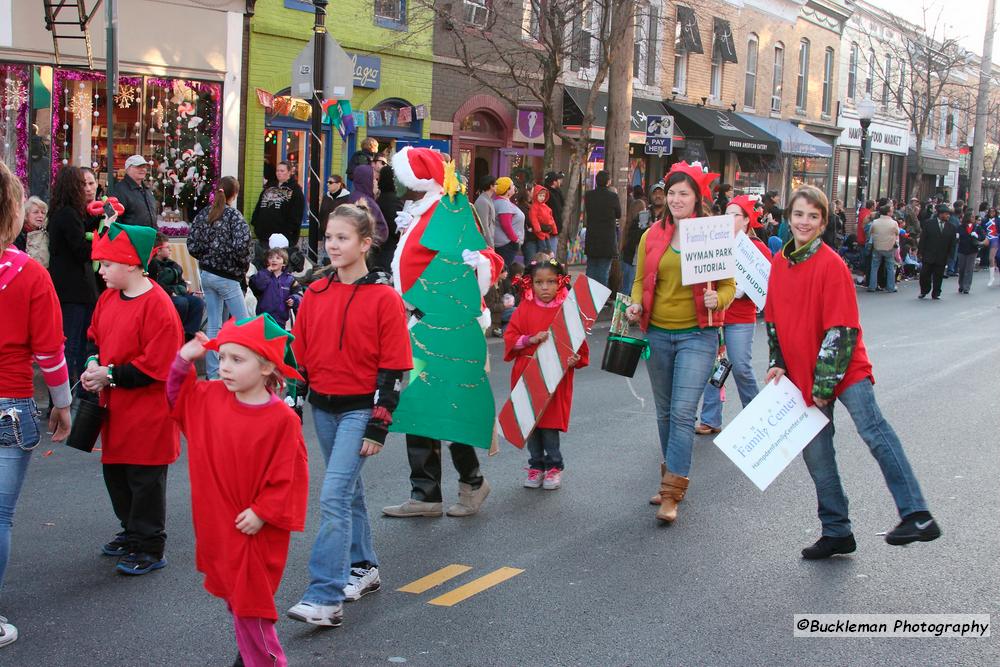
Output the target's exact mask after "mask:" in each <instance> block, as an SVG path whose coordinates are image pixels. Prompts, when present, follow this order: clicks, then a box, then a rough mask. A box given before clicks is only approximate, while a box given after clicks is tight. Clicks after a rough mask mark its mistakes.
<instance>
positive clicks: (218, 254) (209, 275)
mask: <svg viewBox="0 0 1000 667" xmlns="http://www.w3.org/2000/svg"><path fill="white" fill-rule="evenodd" d="M239 193H240V183H239V181H237V180H236V179H235V178H233V177H232V176H224V177H222V178H221V179H220V180H219V187H218V189H216V191H215V200H214V201H213V202H212V205H211V206H210V207H206V208H203V209H202V210H201V211H199V212H198V215H196V216H195V217H194V222H192V223H191V231H190V232H189V234H188V241H187V247H188V252H189V253H191V256H192V257H194V258H195V259H197V260H198V268H199V269H200V271H199V273H200V275H201V289H202V291H203V292H204V293H205V310H206V312H207V315H208V326H206V327H205V329H206V331H205V333H206V334H208V337H209V338H215V336H216V335H218V333H219V329H221V328H222V309H223V308H227V309H228V310H229V315H230V316H231V317H235V318H236V319H238V320H240V319H243V318H245V317H247V315H248V314H247V304H246V301H245V300H244V293H243V286H242V283H243V281H244V280H245V276H246V273H247V269H248V268H249V267H250V261H251V260H252V259H253V248H254V244H253V239H251V238H250V228H249V227H248V226H247V222H246V220H244V219H243V216H242V215H241V214H240V212H239V211H238V210H237V209H235V208H233V204H234V203H235V202H236V197H237V195H239ZM263 241H264V243H267V237H265V238H264V239H263ZM205 373H206V375H207V376H208V378H209V379H215V378H217V377H219V355H218V354H216V353H215V352H209V353H208V355H207V356H206V357H205Z"/></svg>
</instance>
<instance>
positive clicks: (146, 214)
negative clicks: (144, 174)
mask: <svg viewBox="0 0 1000 667" xmlns="http://www.w3.org/2000/svg"><path fill="white" fill-rule="evenodd" d="M112 191H113V193H114V196H115V197H118V201H119V202H121V205H122V206H124V207H125V212H124V213H122V214H121V215H119V216H118V222H119V223H121V224H123V225H144V226H146V227H152V228H153V229H156V199H155V198H154V197H153V191H152V190H150V189H149V187H147V186H146V184H145V183H142V184H139V183H136V182H135V180H133V179H131V178H129V177H128V176H126V177H125V178H124V179H123V180H120V181H118V182H117V183H115V184H114V186H113V188H112Z"/></svg>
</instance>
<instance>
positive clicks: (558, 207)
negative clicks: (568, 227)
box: [547, 187, 566, 235]
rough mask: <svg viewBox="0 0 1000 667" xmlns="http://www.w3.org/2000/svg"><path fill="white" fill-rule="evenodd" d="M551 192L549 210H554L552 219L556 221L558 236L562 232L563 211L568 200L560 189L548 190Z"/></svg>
mask: <svg viewBox="0 0 1000 667" xmlns="http://www.w3.org/2000/svg"><path fill="white" fill-rule="evenodd" d="M547 189H548V191H549V208H550V209H552V218H553V219H554V220H555V221H556V235H558V234H559V233H561V232H562V224H563V223H562V218H563V209H564V208H565V206H566V200H565V199H564V198H563V193H562V190H560V189H559V188H552V187H550V188H547Z"/></svg>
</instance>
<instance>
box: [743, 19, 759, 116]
mask: <svg viewBox="0 0 1000 667" xmlns="http://www.w3.org/2000/svg"><path fill="white" fill-rule="evenodd" d="M757 45H758V42H757V35H754V34H751V35H750V39H749V40H748V41H747V73H746V80H745V81H744V83H743V106H745V107H749V108H750V109H753V108H754V106H755V105H756V103H757Z"/></svg>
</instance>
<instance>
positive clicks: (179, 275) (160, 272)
mask: <svg viewBox="0 0 1000 667" xmlns="http://www.w3.org/2000/svg"><path fill="white" fill-rule="evenodd" d="M149 277H150V278H152V279H153V280H155V281H156V282H157V283H159V284H160V287H162V288H163V291H164V292H166V293H167V294H169V295H170V296H184V295H185V294H187V293H188V287H187V282H185V281H184V269H183V268H181V265H180V264H178V263H177V262H175V261H174V260H172V259H151V260H150V261H149Z"/></svg>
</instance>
